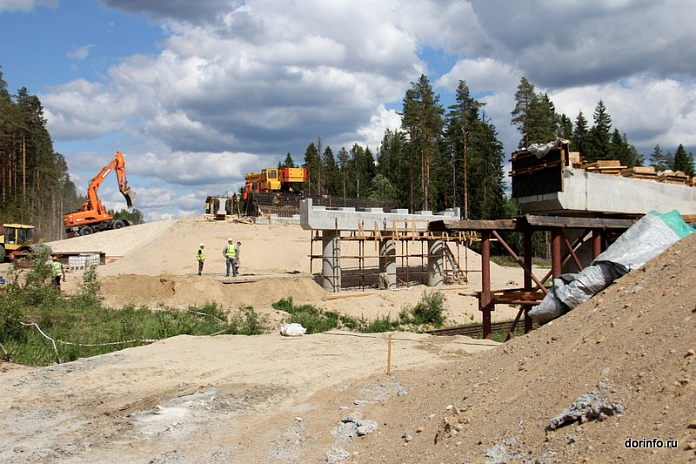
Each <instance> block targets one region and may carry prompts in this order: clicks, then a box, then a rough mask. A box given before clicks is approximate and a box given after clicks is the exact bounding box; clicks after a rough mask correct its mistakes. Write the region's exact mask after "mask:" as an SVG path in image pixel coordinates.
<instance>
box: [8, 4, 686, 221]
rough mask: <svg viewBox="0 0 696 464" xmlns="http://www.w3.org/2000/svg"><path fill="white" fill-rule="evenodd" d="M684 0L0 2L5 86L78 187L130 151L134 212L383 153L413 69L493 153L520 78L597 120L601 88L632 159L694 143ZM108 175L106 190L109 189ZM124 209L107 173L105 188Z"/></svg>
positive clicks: (153, 213)
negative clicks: (301, 167)
mask: <svg viewBox="0 0 696 464" xmlns="http://www.w3.org/2000/svg"><path fill="white" fill-rule="evenodd" d="M694 5H695V4H694V2H692V1H691V0H664V1H661V2H654V1H652V0H586V1H583V2H577V1H574V0H566V1H559V0H525V1H498V2H491V1H488V0H471V1H463V0H412V1H410V2H400V1H398V0H383V1H380V2H374V1H368V0H350V1H349V0H334V1H332V2H326V1H323V0H298V1H296V2H291V3H289V2H285V1H280V0H203V1H199V2H186V1H168V2H164V1H160V2H158V1H142V0H73V1H70V2H68V1H60V0H0V41H2V43H3V44H4V46H3V47H1V48H0V66H2V72H3V75H4V76H3V77H4V79H5V81H6V82H7V83H8V88H9V90H10V92H11V93H14V92H16V90H17V89H19V88H20V87H26V88H27V89H28V90H29V92H30V93H32V94H36V95H38V96H39V98H40V99H41V101H42V104H43V106H44V109H45V114H46V118H47V120H48V128H49V131H50V133H51V135H52V137H53V141H54V147H55V149H56V150H57V151H59V152H60V153H63V154H64V155H65V156H66V159H67V161H68V166H69V169H70V173H71V176H72V177H73V179H74V181H75V183H76V185H77V186H78V188H80V189H81V190H82V191H84V189H85V188H86V185H87V182H88V181H89V179H90V178H91V177H92V176H93V175H94V174H96V172H97V171H98V170H99V169H100V168H101V167H102V166H103V165H104V164H106V163H107V162H108V161H109V160H110V159H111V158H112V156H113V152H115V151H116V150H120V151H122V152H123V153H124V155H125V156H126V162H127V167H128V172H129V180H130V184H131V186H132V187H133V189H134V190H136V191H137V192H138V204H137V205H136V207H138V208H139V209H141V210H142V211H143V212H144V214H145V217H146V219H147V220H157V219H164V218H177V217H183V216H189V215H194V214H200V213H201V210H202V205H203V199H204V198H205V196H207V195H210V194H222V193H225V192H226V191H232V190H234V189H236V188H238V187H239V186H240V185H241V184H242V182H243V177H244V174H245V173H247V172H251V171H258V170H259V169H261V168H263V167H266V166H273V165H275V164H277V162H278V161H280V160H282V159H283V158H284V157H285V154H286V153H288V152H290V153H291V154H292V155H293V157H294V158H295V160H297V161H301V160H302V156H303V153H304V150H305V148H306V147H307V145H308V144H309V143H310V142H312V141H316V140H317V138H318V137H321V139H322V144H323V145H324V146H327V145H329V146H331V147H332V148H333V149H334V152H336V151H338V150H339V149H340V148H341V147H343V146H345V147H350V146H351V145H352V144H353V143H359V144H361V145H368V146H370V148H372V149H373V150H374V149H376V148H377V147H378V144H379V141H380V140H381V138H382V136H383V134H384V130H385V129H387V128H392V129H394V128H396V127H398V126H399V123H400V121H399V117H398V114H397V111H398V110H399V109H400V106H401V101H402V99H403V96H404V94H405V92H406V90H407V89H408V88H409V87H410V85H411V83H412V82H415V81H416V80H417V79H418V78H419V76H420V75H421V73H425V74H426V75H427V76H428V78H429V79H430V81H431V83H432V84H433V86H434V89H435V91H436V92H437V93H438V94H440V96H441V102H442V103H443V104H444V105H445V106H446V105H448V104H449V103H450V102H451V98H452V92H453V91H454V89H455V88H456V86H457V83H458V81H459V80H464V81H466V82H467V84H468V85H469V87H470V89H471V91H472V93H473V95H475V96H476V97H477V98H480V99H481V100H482V101H483V102H484V103H486V107H485V110H486V114H487V117H489V118H490V119H491V121H492V122H493V123H494V124H495V126H496V128H497V129H498V133H499V137H500V139H501V141H502V142H503V143H504V146H505V151H506V153H507V154H510V153H511V152H512V151H514V149H515V148H516V145H517V141H518V140H519V134H518V133H517V132H516V130H515V128H514V127H513V126H511V125H510V111H511V110H512V108H513V107H514V93H515V89H516V87H517V84H518V83H519V80H520V78H521V77H522V76H525V77H527V78H528V79H529V80H530V82H532V83H533V84H534V85H535V86H536V90H537V91H543V92H548V93H549V95H550V97H551V99H552V100H553V102H554V103H555V105H556V109H557V111H558V112H561V113H565V114H567V115H568V116H569V117H570V118H571V119H572V120H574V119H575V117H576V116H577V114H578V112H579V111H582V112H583V113H584V114H585V116H586V117H587V118H588V119H589V120H590V122H592V112H593V110H594V108H595V106H596V104H597V102H598V101H599V100H600V99H602V100H603V101H604V103H605V104H606V106H607V109H608V111H609V114H610V115H611V116H612V119H613V123H614V127H616V128H618V129H619V130H620V131H621V132H625V133H626V134H627V136H628V139H629V141H630V142H631V143H633V144H634V145H636V147H637V148H638V150H639V151H640V152H641V153H644V154H646V155H647V154H649V153H650V152H652V149H653V147H654V146H655V145H656V144H659V145H661V146H662V148H663V149H664V150H665V151H674V149H675V148H676V146H677V145H678V144H679V143H682V144H684V145H685V146H686V147H687V149H689V150H692V151H696V150H695V148H696V130H694V127H696V65H695V64H694V63H696V32H694V30H695V29H694V28H693V24H692V23H693V20H694V19H696V6H694ZM107 184H109V185H107ZM100 196H101V198H102V200H103V201H104V202H105V203H106V204H107V207H110V208H116V209H120V208H122V207H125V203H124V202H123V198H122V197H121V196H120V194H119V193H118V191H117V188H116V182H115V180H114V181H113V182H112V183H109V182H106V183H105V184H104V186H103V187H102V189H101V191H100Z"/></svg>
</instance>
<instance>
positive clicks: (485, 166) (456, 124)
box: [442, 81, 505, 219]
mask: <svg viewBox="0 0 696 464" xmlns="http://www.w3.org/2000/svg"><path fill="white" fill-rule="evenodd" d="M455 99H456V103H455V104H454V105H452V106H450V107H449V110H450V111H449V112H448V114H447V129H446V131H445V134H446V138H445V142H446V147H447V152H448V153H449V154H450V156H451V157H453V160H454V169H453V175H452V176H451V178H452V179H453V180H452V182H453V183H454V186H455V187H454V188H455V189H456V192H457V193H456V195H455V197H456V203H457V204H460V205H463V206H464V208H463V209H464V211H463V213H464V217H465V218H472V219H491V218H501V217H502V215H503V214H504V211H503V208H504V205H505V200H504V198H505V195H504V185H503V159H504V156H505V155H504V152H503V145H502V143H500V141H499V140H498V138H497V134H496V131H495V127H494V126H493V125H492V124H490V123H488V122H486V121H485V115H484V114H483V112H482V111H481V108H483V105H484V104H483V103H481V102H479V101H477V100H475V99H474V98H472V97H471V95H470V92H469V88H468V87H467V85H466V83H465V82H463V81H460V82H459V86H458V88H457V93H456V97H455ZM464 166H466V169H465V168H464ZM458 172H462V175H461V176H457V175H456V173H458ZM465 174H466V175H465ZM442 177H447V178H450V176H445V175H443V176H442ZM465 179H466V181H465ZM450 185H452V184H450Z"/></svg>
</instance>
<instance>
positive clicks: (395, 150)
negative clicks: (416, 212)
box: [377, 129, 410, 208]
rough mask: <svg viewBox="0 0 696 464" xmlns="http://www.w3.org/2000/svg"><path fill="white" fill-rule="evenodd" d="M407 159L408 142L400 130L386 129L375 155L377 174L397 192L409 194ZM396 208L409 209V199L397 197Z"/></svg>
mask: <svg viewBox="0 0 696 464" xmlns="http://www.w3.org/2000/svg"><path fill="white" fill-rule="evenodd" d="M408 172H409V159H408V140H407V137H406V134H405V133H404V132H402V131H400V130H395V131H392V130H391V129H387V130H386V131H385V133H384V137H383V138H382V142H381V144H380V149H379V152H378V153H377V173H378V174H382V175H383V176H384V177H386V178H387V180H389V183H390V184H391V185H392V186H394V187H395V188H396V189H397V191H399V192H409V191H410V185H409V177H408ZM395 200H396V206H397V207H399V208H408V207H409V197H408V196H407V195H399V196H398V197H397V198H395Z"/></svg>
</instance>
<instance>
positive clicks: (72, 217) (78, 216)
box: [63, 151, 135, 237]
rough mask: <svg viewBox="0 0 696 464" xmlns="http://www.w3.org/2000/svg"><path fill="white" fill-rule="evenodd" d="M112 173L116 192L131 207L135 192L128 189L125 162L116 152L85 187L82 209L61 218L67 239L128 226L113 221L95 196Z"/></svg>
mask: <svg viewBox="0 0 696 464" xmlns="http://www.w3.org/2000/svg"><path fill="white" fill-rule="evenodd" d="M112 171H116V178H117V179H118V190H119V191H120V192H121V193H122V194H123V196H124V197H125V199H126V205H127V206H128V208H132V207H133V204H134V203H135V192H132V191H131V189H130V187H128V180H127V178H126V162H125V161H124V159H123V154H122V153H121V152H120V151H117V152H116V155H115V156H114V159H113V160H112V161H111V162H110V163H109V164H107V165H106V166H104V167H103V168H102V169H101V171H99V173H98V174H97V175H96V176H94V178H93V179H92V180H91V181H90V183H89V186H88V187H87V201H86V202H85V203H84V204H83V205H82V208H80V209H79V210H78V211H75V212H73V213H68V214H66V215H64V216H63V227H64V228H65V232H66V233H67V234H68V236H69V237H74V236H76V235H89V234H92V233H94V232H99V231H102V230H108V229H120V228H122V227H125V226H127V225H130V222H129V221H122V220H120V219H118V220H115V221H114V217H113V215H111V214H109V212H108V211H107V210H106V208H105V207H104V204H103V203H102V202H101V201H100V200H99V197H98V196H97V192H98V191H99V187H101V184H102V183H103V182H104V180H105V179H106V178H107V177H108V175H109V174H111V172H112Z"/></svg>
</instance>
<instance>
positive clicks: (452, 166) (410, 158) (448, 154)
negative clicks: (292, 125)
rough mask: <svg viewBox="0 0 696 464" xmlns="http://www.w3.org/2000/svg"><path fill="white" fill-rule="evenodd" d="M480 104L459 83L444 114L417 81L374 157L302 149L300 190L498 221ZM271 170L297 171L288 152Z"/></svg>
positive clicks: (492, 135)
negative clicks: (456, 209) (450, 210)
mask: <svg viewBox="0 0 696 464" xmlns="http://www.w3.org/2000/svg"><path fill="white" fill-rule="evenodd" d="M484 106H485V103H483V102H480V101H478V100H476V99H475V98H473V97H472V96H471V93H470V91H469V88H468V86H467V85H466V83H465V82H464V81H460V82H459V85H458V87H457V91H456V96H455V103H454V104H452V105H451V106H449V107H447V108H444V106H443V105H442V104H441V103H440V97H439V95H437V94H436V93H435V92H434V91H433V88H432V86H431V84H430V82H429V80H428V78H427V77H426V76H425V75H422V76H421V77H420V79H419V80H418V81H417V82H415V83H412V85H411V88H410V89H409V90H408V91H407V92H406V95H405V96H404V99H403V111H402V112H401V113H400V115H401V127H399V128H398V129H394V130H391V129H388V130H387V131H386V132H385V134H384V137H383V139H382V141H381V143H380V146H379V147H378V150H377V152H376V153H374V152H373V151H372V150H371V149H370V148H369V147H362V146H360V145H358V144H354V145H353V146H352V147H351V148H350V149H346V148H345V147H342V148H341V149H340V150H339V151H338V153H334V151H333V149H332V148H331V147H330V146H326V147H323V146H322V142H321V139H318V140H317V141H316V142H312V143H310V144H309V146H308V147H307V149H306V150H305V153H304V162H303V163H302V165H301V166H302V167H304V168H306V169H307V182H306V183H305V184H304V185H303V191H304V192H305V193H307V194H311V195H332V196H341V197H348V198H365V199H368V200H375V201H386V202H390V203H392V204H394V205H395V206H396V207H397V208H406V209H409V210H410V211H417V210H424V211H425V210H427V211H442V210H444V209H447V208H454V207H459V208H460V210H461V211H462V215H463V216H464V217H470V218H477V219H489V218H500V217H503V216H504V215H505V214H506V208H509V199H507V198H506V196H505V191H504V178H503V175H504V173H503V162H504V158H505V154H504V152H503V145H502V143H501V142H500V140H499V139H498V136H497V132H496V129H495V127H494V126H493V124H491V123H490V121H489V120H487V118H486V115H485V112H484V111H483V108H484ZM278 167H279V168H284V167H297V165H296V163H295V161H294V159H293V158H292V155H291V154H290V153H288V154H287V155H286V157H285V159H284V161H283V162H282V163H279V166H278Z"/></svg>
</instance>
